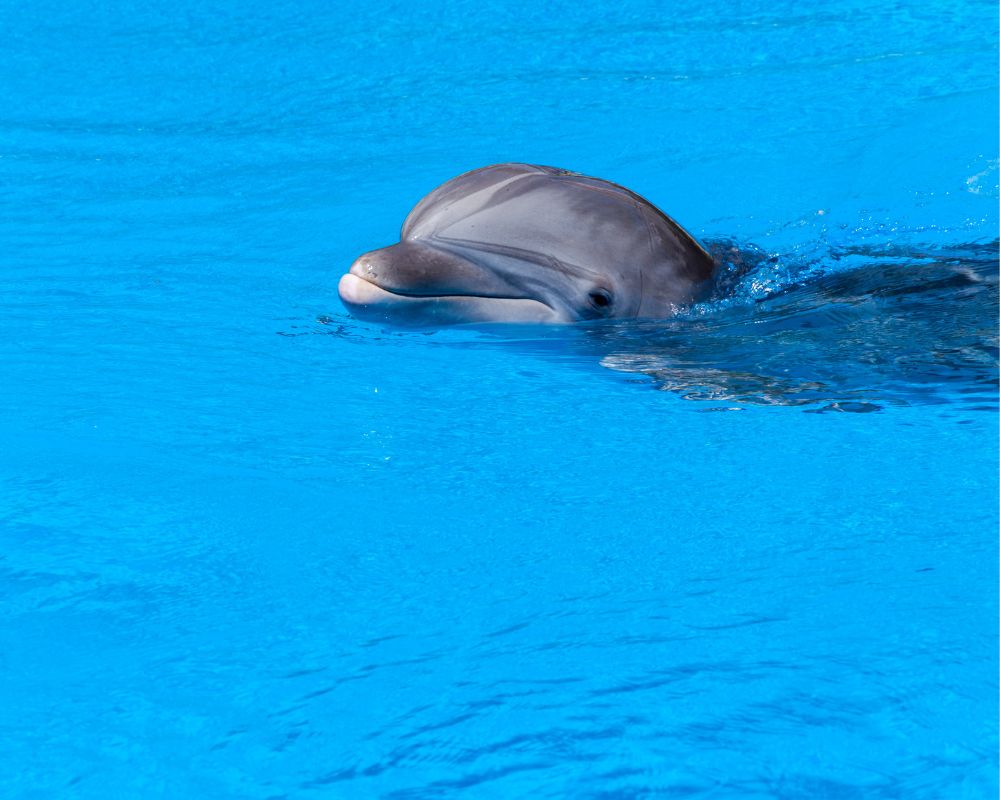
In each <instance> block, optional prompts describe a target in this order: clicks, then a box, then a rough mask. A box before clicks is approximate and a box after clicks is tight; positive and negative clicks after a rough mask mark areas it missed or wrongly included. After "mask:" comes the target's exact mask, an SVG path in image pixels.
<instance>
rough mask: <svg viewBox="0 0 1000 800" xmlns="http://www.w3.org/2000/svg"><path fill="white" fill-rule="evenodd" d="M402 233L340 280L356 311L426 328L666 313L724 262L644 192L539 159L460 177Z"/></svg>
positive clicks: (701, 290)
mask: <svg viewBox="0 0 1000 800" xmlns="http://www.w3.org/2000/svg"><path fill="white" fill-rule="evenodd" d="M399 238H400V240H399V242H398V243H397V244H394V245H391V246H389V247H383V248H381V249H379V250H372V251H371V252H369V253H365V254H364V255H362V256H360V257H359V258H358V259H357V260H356V261H355V262H354V263H353V264H352V265H351V268H350V271H349V272H348V273H347V274H345V275H344V276H343V277H342V278H341V279H340V284H339V287H338V289H339V293H340V299H341V301H342V302H343V303H344V305H345V307H346V308H347V309H348V311H350V312H351V314H353V315H354V316H356V317H359V318H362V319H367V320H373V321H382V322H389V323H395V324H400V325H404V326H417V327H424V326H440V325H451V324H462V323H489V322H519V323H574V322H581V321H585V320H601V319H635V318H664V317H670V316H673V315H674V314H675V313H677V311H678V310H679V309H681V308H683V307H684V306H686V305H689V304H690V303H692V302H695V301H696V300H698V299H699V298H700V297H702V296H703V295H704V294H705V292H706V290H707V288H708V285H709V283H710V278H711V277H712V274H713V271H714V270H715V267H716V262H715V260H714V259H713V258H712V256H711V255H709V253H708V252H707V251H706V250H705V248H704V247H702V245H701V244H699V243H698V241H697V240H695V238H694V237H693V236H691V234H689V233H688V232H687V231H685V230H684V229H683V228H682V227H681V226H680V225H678V224H677V223H676V222H675V221H674V220H672V219H671V218H670V217H668V216H667V215H666V214H664V213H663V212H662V211H660V210H659V209H658V208H656V207H655V206H654V205H653V204H652V203H650V202H649V201H647V200H645V199H643V198H642V197H640V196H639V195H637V194H635V193H634V192H631V191H629V190H628V189H626V188H624V187H623V186H618V185H617V184H614V183H610V182H609V181H605V180H601V179H599V178H591V177H587V176H585V175H581V174H579V173H575V172H569V171H567V170H563V169H556V168H554V167H542V166H536V165H533V164H495V165H493V166H488V167H482V168H480V169H476V170H472V171H471V172H466V173H464V174H462V175H459V176H458V177H456V178H452V179H451V180H450V181H448V182H447V183H445V184H443V185H441V186H439V187H438V188H437V189H435V190H434V191H432V192H431V193H430V194H429V195H427V196H426V197H424V198H423V200H421V201H420V202H419V203H417V205H416V207H415V208H414V209H413V210H412V211H411V212H410V214H409V216H407V218H406V220H405V222H404V223H403V229H402V232H401V234H400V237H399Z"/></svg>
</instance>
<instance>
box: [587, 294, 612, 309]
mask: <svg viewBox="0 0 1000 800" xmlns="http://www.w3.org/2000/svg"><path fill="white" fill-rule="evenodd" d="M590 302H591V305H593V306H594V307H595V308H599V309H602V310H603V309H605V308H608V306H610V305H611V294H610V292H608V291H607V290H606V289H594V291H592V292H591V293H590Z"/></svg>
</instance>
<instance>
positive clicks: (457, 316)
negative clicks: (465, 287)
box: [337, 267, 565, 326]
mask: <svg viewBox="0 0 1000 800" xmlns="http://www.w3.org/2000/svg"><path fill="white" fill-rule="evenodd" d="M337 291H338V293H339V294H340V300H341V302H342V303H343V304H344V305H345V306H346V308H347V310H348V311H350V312H351V314H353V315H354V316H356V317H359V318H361V319H369V320H382V321H391V322H404V323H410V324H418V325H421V326H425V325H435V324H456V323H461V322H527V323H532V322H538V323H560V322H565V320H564V319H562V317H561V315H559V314H558V313H557V312H556V310H555V309H553V308H552V307H551V306H549V305H547V304H546V303H543V302H542V301H541V300H536V299H534V298H531V297H517V296H502V295H492V294H473V293H458V292H454V291H452V292H449V293H448V294H427V293H419V292H416V291H406V290H401V289H399V288H396V287H393V288H392V289H386V288H384V287H382V286H379V285H378V284H377V283H375V282H373V281H371V280H368V279H367V278H366V277H364V276H362V275H358V274H357V273H356V272H355V269H354V267H352V268H351V271H350V272H348V273H346V274H345V275H343V276H342V277H341V279H340V283H339V284H338V286H337Z"/></svg>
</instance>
